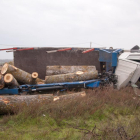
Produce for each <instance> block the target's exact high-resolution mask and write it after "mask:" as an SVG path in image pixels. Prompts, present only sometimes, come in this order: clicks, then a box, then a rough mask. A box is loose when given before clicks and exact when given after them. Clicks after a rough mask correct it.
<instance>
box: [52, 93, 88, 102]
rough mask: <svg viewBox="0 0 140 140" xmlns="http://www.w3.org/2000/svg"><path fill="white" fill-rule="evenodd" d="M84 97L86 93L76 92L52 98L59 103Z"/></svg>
mask: <svg viewBox="0 0 140 140" xmlns="http://www.w3.org/2000/svg"><path fill="white" fill-rule="evenodd" d="M85 96H86V93H85V91H82V92H77V93H72V94H66V95H61V96H55V97H54V98H53V101H61V100H71V99H72V100H73V99H75V98H78V97H85Z"/></svg>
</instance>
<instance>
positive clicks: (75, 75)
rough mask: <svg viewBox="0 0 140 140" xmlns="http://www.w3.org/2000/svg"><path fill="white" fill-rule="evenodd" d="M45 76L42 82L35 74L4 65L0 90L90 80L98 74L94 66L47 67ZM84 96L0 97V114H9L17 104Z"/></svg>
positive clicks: (75, 94)
mask: <svg viewBox="0 0 140 140" xmlns="http://www.w3.org/2000/svg"><path fill="white" fill-rule="evenodd" d="M46 75H47V76H46V77H45V80H42V79H40V78H38V73H37V72H33V73H32V74H30V73H28V72H26V71H23V70H21V69H19V68H17V67H15V66H13V65H10V64H8V63H5V64H4V65H3V67H2V69H1V74H0V89H3V88H4V87H10V88H13V87H18V86H19V85H21V84H33V85H34V84H45V83H46V84H47V83H61V82H74V81H85V80H91V79H94V78H97V76H98V72H97V70H96V68H95V66H47V67H46ZM84 96H86V93H85V92H78V93H73V94H66V95H62V96H57V97H55V96H53V94H42V95H13V96H0V114H3V113H9V112H11V111H12V110H13V108H16V107H17V106H18V105H19V104H22V105H25V106H30V105H31V104H32V103H33V102H35V103H36V102H42V101H43V102H44V101H45V102H46V101H58V100H66V99H68V100H69V99H74V98H76V97H84Z"/></svg>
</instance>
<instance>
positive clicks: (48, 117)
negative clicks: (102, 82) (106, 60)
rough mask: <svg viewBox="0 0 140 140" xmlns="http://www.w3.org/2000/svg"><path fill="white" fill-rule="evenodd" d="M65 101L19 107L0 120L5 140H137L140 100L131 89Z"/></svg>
mask: <svg viewBox="0 0 140 140" xmlns="http://www.w3.org/2000/svg"><path fill="white" fill-rule="evenodd" d="M86 93H87V96H86V97H84V98H80V97H79V98H76V99H74V100H72V99H71V100H68V101H65V100H64V101H57V102H51V103H47V104H45V103H43V104H42V103H38V104H36V103H35V104H32V105H31V106H28V107H27V106H26V107H24V106H19V107H18V108H16V109H15V110H13V112H14V114H9V115H3V116H1V117H0V139H2V140H3V139H4V140H16V139H17V140H47V139H48V140H55V139H57V140H132V139H135V140H139V139H140V135H139V132H140V98H139V97H137V96H136V95H135V94H134V91H133V89H132V88H130V87H127V88H124V89H121V90H119V91H118V90H115V89H112V88H104V89H94V90H86Z"/></svg>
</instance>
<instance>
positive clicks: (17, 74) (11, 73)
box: [0, 63, 44, 89]
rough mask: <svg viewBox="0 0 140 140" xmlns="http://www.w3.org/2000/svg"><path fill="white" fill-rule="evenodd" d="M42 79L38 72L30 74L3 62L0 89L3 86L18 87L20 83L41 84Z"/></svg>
mask: <svg viewBox="0 0 140 140" xmlns="http://www.w3.org/2000/svg"><path fill="white" fill-rule="evenodd" d="M43 83H44V80H42V79H40V78H38V73H37V72H33V73H32V74H30V73H28V72H26V71H23V70H21V69H19V68H17V67H15V66H13V65H10V64H8V63H6V64H4V65H3V67H2V69H1V74H0V89H2V88H4V87H10V88H13V87H18V86H19V85H20V84H43Z"/></svg>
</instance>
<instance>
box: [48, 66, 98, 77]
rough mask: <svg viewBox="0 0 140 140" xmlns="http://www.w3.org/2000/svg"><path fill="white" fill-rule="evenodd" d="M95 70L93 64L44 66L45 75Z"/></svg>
mask: <svg viewBox="0 0 140 140" xmlns="http://www.w3.org/2000/svg"><path fill="white" fill-rule="evenodd" d="M94 70H96V67H95V66H60V65H55V66H46V76H50V75H57V74H67V73H74V72H77V71H83V72H89V71H94Z"/></svg>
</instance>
